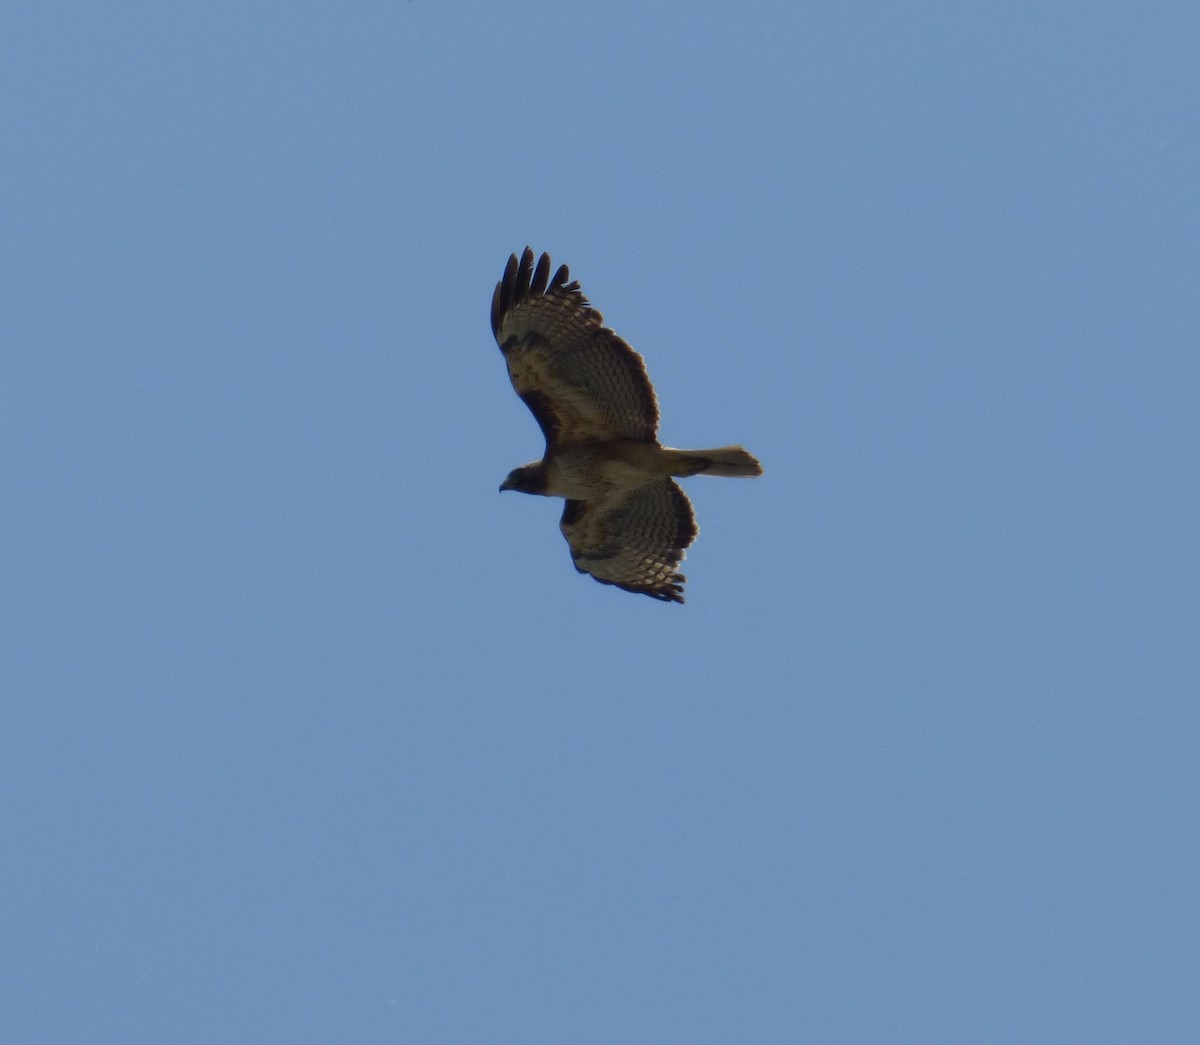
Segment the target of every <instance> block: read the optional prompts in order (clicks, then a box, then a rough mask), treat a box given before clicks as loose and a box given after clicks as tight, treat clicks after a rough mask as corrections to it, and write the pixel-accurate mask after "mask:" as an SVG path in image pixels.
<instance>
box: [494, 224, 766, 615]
mask: <svg viewBox="0 0 1200 1045" xmlns="http://www.w3.org/2000/svg"><path fill="white" fill-rule="evenodd" d="M570 279H571V277H570V273H569V272H568V271H567V266H566V265H562V266H560V267H559V269H558V271H557V272H555V273H554V276H553V277H551V275H550V256H549V255H548V254H543V255H542V256H541V257H540V258H539V259H538V262H537V267H536V268H535V267H534V263H533V251H532V250H530V249H529V248H528V247H526V248H525V252H524V254H522V255H521V259H520V261H518V260H517V256H516V255H515V254H514V255H512V256H511V257H510V258H509V259H508V267H507V268H506V269H505V270H504V278H503V279H502V280H500V282H499V283H497V284H496V292H495V294H494V295H493V296H492V333H493V334H495V335H496V343H497V344H498V345H499V346H500V350H501V351H502V352H503V353H504V361H505V363H507V364H508V376H509V377H510V378H511V379H512V384H513V388H515V389H516V390H517V395H519V396H520V397H521V398H522V399H523V400H524V401H525V405H526V406H528V407H529V409H530V410H531V411H533V416H534V417H535V418H536V419H537V423H538V424H539V425H541V427H542V432H543V433H544V434H545V436H546V452H545V455H544V456H543V458H542V460H540V461H535V462H533V463H532V464H527V465H523V466H522V467H520V468H515V469H513V471H511V472H510V473H509V474H508V478H507V479H505V480H504V482H503V483H502V484H501V486H500V489H501V490H519V491H520V492H521V493H536V494H541V495H543V496H545V497H565V498H566V501H567V503H566V507H565V508H564V509H563V514H562V521H561V523H560V524H559V526H560V528H561V529H562V532H563V536H564V537H566V539H567V544H569V545H570V546H571V558H572V559H573V560H574V562H575V568H576V569H577V570H578V571H579V572H580V573H589V574H591V575H592V576H593V577H594V578H595V579H596V580H598V581H600V582H601V583H602V584H615V585H616V586H617V587H618V588H624V589H625V590H626V591H632V592H640V593H641V594H643V595H649V596H650V597H651V598H653V599H662V600H664V601H666V602H683V582H684V579H685V578H684V576H683V574H681V573H679V572H677V571H676V569H675V568H676V566H678V564H679V562H680V561H681V560H682V559H683V553H684V550H685V549H686V548H687V547H688V545H690V544H691V543H692V541H693V540H694V539H695V536H696V534H697V532H698V531H697V529H696V520H695V518H694V517H693V516H692V505H691V502H690V501H689V500H688V499H687V495H686V494H684V492H683V491H682V490H681V489H680V488H679V486H678V485H677V484H676V483H675V482H674V481H673V480H672V478H671V477H672V476H680V477H681V476H688V475H696V474H698V473H700V472H704V473H706V474H708V475H732V476H754V475H761V474H762V466H761V465H759V463H758V461H756V460H755V459H754V458H753V457H752V456H751V455H750V454H748V453H747V452H746V451H745V450H743V449H742V448H741V447H740V446H722V447H720V448H718V449H715V450H672V449H671V448H670V447H666V446H662V445H660V444H659V442H658V439H657V438H656V432H657V429H658V403H657V401H656V400H655V398H654V389H653V388H652V387H651V385H650V379H649V378H648V377H647V376H646V366H645V364H644V363H643V362H642V357H641V356H639V355H638V354H637V353H636V352H635V351H634V350H633V349H632V348H630V347H629V345H628V344H626V343H625V342H624V341H622V340H621V338H619V337H618V336H617V335H616V334H615V333H614V332H613V331H612V330H610V329H609V328H608V327H606V326H605V325H604V317H603V316H602V315H601V314H600V313H599V312H598V311H597V310H596V309H594V308H593V307H592V306H591V305H590V304H589V303H588V300H587V298H585V297H584V296H583V292H582V291H581V290H580V287H579V284H578V283H576V282H570Z"/></svg>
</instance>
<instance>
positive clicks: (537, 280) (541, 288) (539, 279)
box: [529, 254, 550, 297]
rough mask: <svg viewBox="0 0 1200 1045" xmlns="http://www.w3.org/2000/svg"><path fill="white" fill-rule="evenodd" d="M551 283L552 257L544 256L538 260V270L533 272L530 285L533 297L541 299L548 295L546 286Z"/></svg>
mask: <svg viewBox="0 0 1200 1045" xmlns="http://www.w3.org/2000/svg"><path fill="white" fill-rule="evenodd" d="M549 281H550V255H549V254H543V255H542V256H541V257H540V258H538V263H537V268H536V269H534V270H533V279H532V280H530V283H529V294H530V296H531V297H539V296H541V295H542V294H545V293H546V284H547V283H548V282H549Z"/></svg>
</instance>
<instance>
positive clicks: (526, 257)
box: [492, 247, 567, 339]
mask: <svg viewBox="0 0 1200 1045" xmlns="http://www.w3.org/2000/svg"><path fill="white" fill-rule="evenodd" d="M533 258H534V254H533V248H532V247H526V248H525V249H524V250H523V251H522V252H521V257H520V259H519V260H518V259H517V256H516V255H515V254H510V255H509V257H508V265H507V266H506V267H505V269H504V277H503V278H502V279H501V280H500V282H499V283H497V284H496V290H495V293H493V294H492V333H493V334H494V335H495V336H496V337H497V339H499V336H500V324H501V323H503V322H504V314H505V313H506V312H507V311H508V310H509V309H510V308H512V307H513V306H514V305H517V304H520V302H522V301H524V300H525V299H526V298H529V297H540V296H541V295H542V294H545V293H546V290H547V289H548V288H550V287H556V286H559V285H560V284H562V283H564V282H565V281H566V279H567V266H566V265H560V266H559V269H558V271H557V272H556V273H555V274H554V278H553V279H551V278H550V255H549V254H542V255H541V257H539V258H538V260H537V267H536V268H535V267H534V263H533Z"/></svg>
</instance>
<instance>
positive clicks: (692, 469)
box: [663, 446, 762, 479]
mask: <svg viewBox="0 0 1200 1045" xmlns="http://www.w3.org/2000/svg"><path fill="white" fill-rule="evenodd" d="M663 451H664V453H665V454H666V455H667V460H668V463H669V464H670V466H671V474H672V475H676V476H680V477H684V476H689V475H699V474H700V473H702V472H703V473H704V474H705V475H728V476H733V477H735V478H739V479H748V478H751V477H752V476H755V475H762V465H761V464H759V463H758V460H757V459H756V458H755V457H754V456H753V455H752V454H749V453H747V452H746V451H745V450H743V449H742V448H741V447H740V446H719V447H717V448H716V449H715V450H672V449H669V448H667V447H663Z"/></svg>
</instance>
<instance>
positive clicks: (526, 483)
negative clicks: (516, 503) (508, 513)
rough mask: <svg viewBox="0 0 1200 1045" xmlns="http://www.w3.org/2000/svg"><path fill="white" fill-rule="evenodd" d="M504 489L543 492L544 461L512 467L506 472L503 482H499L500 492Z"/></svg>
mask: <svg viewBox="0 0 1200 1045" xmlns="http://www.w3.org/2000/svg"><path fill="white" fill-rule="evenodd" d="M505 490H516V491H517V492H518V493H539V494H545V492H546V465H545V463H544V462H542V461H534V462H533V464H523V465H521V467H520V468H514V469H513V470H512V471H511V472H509V473H508V475H507V477H506V478H505V480H504V482H502V483H501V484H500V492H501V493H503V492H504V491H505Z"/></svg>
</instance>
